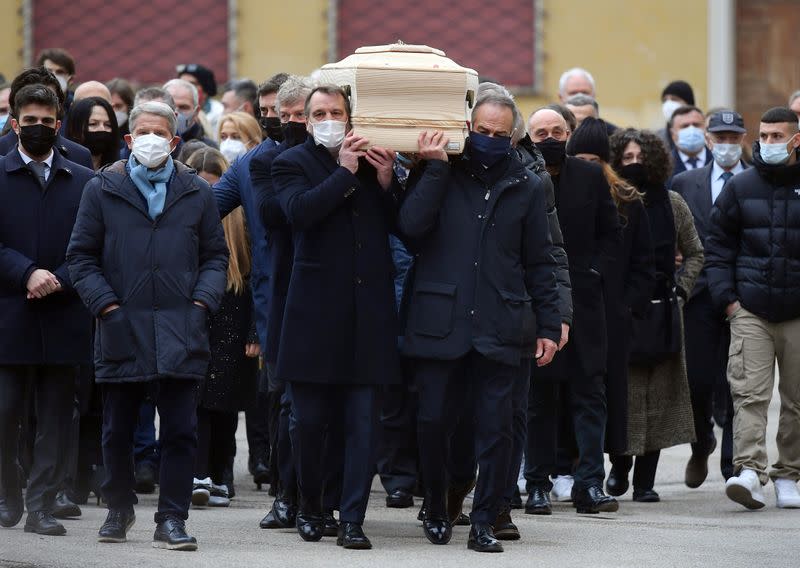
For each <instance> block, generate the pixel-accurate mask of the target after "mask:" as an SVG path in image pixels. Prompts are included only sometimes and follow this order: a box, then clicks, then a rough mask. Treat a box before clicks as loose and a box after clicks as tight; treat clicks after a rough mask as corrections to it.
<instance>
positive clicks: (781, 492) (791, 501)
mask: <svg viewBox="0 0 800 568" xmlns="http://www.w3.org/2000/svg"><path fill="white" fill-rule="evenodd" d="M773 484H774V485H775V504H776V505H777V506H778V508H779V509H800V491H798V489H797V482H795V481H792V480H791V479H775V480H774V481H773Z"/></svg>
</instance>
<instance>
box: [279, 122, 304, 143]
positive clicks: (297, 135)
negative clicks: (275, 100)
mask: <svg viewBox="0 0 800 568" xmlns="http://www.w3.org/2000/svg"><path fill="white" fill-rule="evenodd" d="M281 132H282V134H283V140H284V142H286V144H288V145H289V146H297V145H298V144H302V143H303V142H305V141H306V138H308V130H306V125H305V124H303V123H302V122H293V121H291V120H290V121H289V122H284V123H283V124H281Z"/></svg>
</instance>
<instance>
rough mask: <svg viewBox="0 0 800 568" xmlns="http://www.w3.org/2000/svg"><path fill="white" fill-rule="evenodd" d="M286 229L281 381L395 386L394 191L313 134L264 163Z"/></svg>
mask: <svg viewBox="0 0 800 568" xmlns="http://www.w3.org/2000/svg"><path fill="white" fill-rule="evenodd" d="M272 179H273V183H274V184H275V189H276V191H277V194H278V198H279V199H280V203H281V208H282V209H283V211H284V213H285V214H286V218H287V219H288V221H289V223H290V224H291V226H292V234H293V238H294V265H293V269H292V276H291V281H290V284H289V293H288V296H287V299H286V310H285V314H284V319H283V327H282V330H281V345H280V352H279V353H278V365H277V376H278V379H280V380H287V381H296V382H312V383H314V382H316V383H325V384H362V385H367V384H388V383H397V382H399V380H400V375H399V357H398V353H397V313H396V309H395V301H394V286H393V280H392V278H393V268H392V258H391V254H390V252H389V230H390V227H391V225H392V220H393V219H394V217H395V215H396V211H397V202H396V194H395V191H396V190H397V188H392V190H390V191H383V190H382V189H381V188H380V186H379V184H378V182H377V179H376V173H375V170H374V169H373V168H372V167H370V166H369V164H368V163H367V162H366V161H364V160H362V161H361V163H360V165H359V168H358V172H357V175H354V174H352V173H350V171H349V170H347V169H346V168H344V167H341V166H338V165H337V163H336V160H335V159H334V158H333V157H332V156H331V154H330V153H329V152H328V150H326V149H325V148H324V147H322V146H317V145H316V144H315V143H314V140H313V138H309V139H308V140H307V141H306V142H305V143H304V144H301V145H299V146H295V147H294V148H291V149H289V150H286V151H285V152H283V153H282V154H281V155H280V156H278V157H277V158H276V159H275V161H274V162H273V164H272Z"/></svg>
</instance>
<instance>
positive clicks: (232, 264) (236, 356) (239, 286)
mask: <svg viewBox="0 0 800 568" xmlns="http://www.w3.org/2000/svg"><path fill="white" fill-rule="evenodd" d="M186 165H188V166H189V167H192V168H194V169H196V170H197V174H198V175H199V176H200V177H202V178H204V179H205V180H206V181H208V182H209V183H210V184H214V183H216V182H217V181H219V178H220V177H222V174H223V173H224V172H225V170H226V169H227V168H228V162H227V160H225V158H224V156H223V155H222V154H221V153H220V152H219V150H215V149H213V148H203V149H201V150H197V151H196V152H194V153H193V154H192V155H191V156H189V158H188V159H187V161H186ZM222 226H223V228H224V230H225V242H226V243H227V245H228V251H229V253H230V257H229V262H228V274H227V285H226V288H225V295H224V296H223V297H222V301H221V302H220V307H219V310H218V311H217V312H216V313H215V314H213V315H211V316H210V317H209V324H208V327H209V344H210V347H211V361H210V362H209V365H208V374H207V375H206V380H205V381H203V382H202V383H201V384H200V400H199V404H198V408H197V459H196V461H195V479H194V483H193V489H192V504H193V505H195V506H204V505H209V506H212V507H227V506H228V505H229V504H230V497H232V496H233V463H232V461H233V457H234V456H235V455H236V427H237V426H238V423H239V411H240V410H244V409H245V408H247V407H248V406H250V403H251V401H253V400H255V398H256V394H257V377H258V359H257V357H258V355H259V353H260V348H259V344H258V336H257V334H256V326H255V313H254V310H253V296H252V294H251V293H250V284H249V275H250V267H251V256H250V242H249V238H248V235H247V229H246V227H245V220H244V213H243V211H242V208H241V207H237V208H236V209H234V210H233V211H232V212H231V213H230V214H229V215H227V216H226V217H225V218H224V219H223V220H222Z"/></svg>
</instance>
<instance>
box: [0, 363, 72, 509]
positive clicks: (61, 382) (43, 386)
mask: <svg viewBox="0 0 800 568" xmlns="http://www.w3.org/2000/svg"><path fill="white" fill-rule="evenodd" d="M76 373H77V366H66V365H2V366H0V483H2V487H3V489H4V490H5V491H7V492H11V491H19V490H20V488H21V480H20V478H19V466H18V463H19V448H20V443H19V436H20V425H21V424H22V420H23V419H24V416H25V415H26V412H25V409H26V408H27V407H28V401H29V400H32V401H33V405H34V412H35V415H36V436H35V441H34V444H33V456H32V462H31V465H30V470H29V473H28V489H27V492H26V494H25V505H26V507H27V509H28V511H29V512H33V511H42V510H49V509H51V508H52V506H53V501H54V500H55V497H56V493H57V492H58V490H59V489H60V488H61V486H62V485H63V483H64V479H65V477H66V474H67V467H68V455H67V451H68V448H69V438H70V434H71V423H72V409H73V404H74V394H75V377H76Z"/></svg>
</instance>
